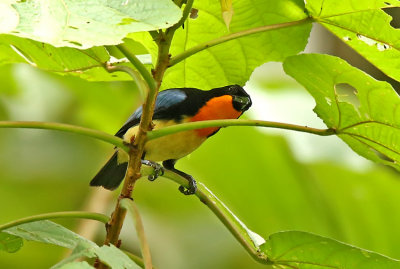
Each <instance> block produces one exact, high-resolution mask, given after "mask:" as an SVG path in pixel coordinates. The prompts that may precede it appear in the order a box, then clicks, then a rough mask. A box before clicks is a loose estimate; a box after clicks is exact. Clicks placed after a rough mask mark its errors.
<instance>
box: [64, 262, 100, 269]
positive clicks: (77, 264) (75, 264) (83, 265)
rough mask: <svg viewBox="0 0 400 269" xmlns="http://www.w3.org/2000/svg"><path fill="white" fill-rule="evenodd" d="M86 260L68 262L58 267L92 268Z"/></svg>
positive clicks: (67, 268) (71, 268) (70, 268)
mask: <svg viewBox="0 0 400 269" xmlns="http://www.w3.org/2000/svg"><path fill="white" fill-rule="evenodd" d="M93 268H94V267H92V266H90V265H89V264H88V263H87V262H70V263H67V264H65V265H63V266H61V267H60V269H93Z"/></svg>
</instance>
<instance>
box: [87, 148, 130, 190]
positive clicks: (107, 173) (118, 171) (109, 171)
mask: <svg viewBox="0 0 400 269" xmlns="http://www.w3.org/2000/svg"><path fill="white" fill-rule="evenodd" d="M127 167H128V163H127V162H123V163H118V151H116V152H115V153H114V155H113V156H112V157H111V159H110V160H108V162H107V163H106V164H105V165H104V166H103V168H101V170H100V171H99V172H98V173H97V175H96V176H95V177H94V178H93V179H92V181H90V186H103V187H104V188H106V189H107V190H114V189H116V188H117V187H118V186H119V184H121V181H122V180H123V179H124V177H125V173H126V169H127Z"/></svg>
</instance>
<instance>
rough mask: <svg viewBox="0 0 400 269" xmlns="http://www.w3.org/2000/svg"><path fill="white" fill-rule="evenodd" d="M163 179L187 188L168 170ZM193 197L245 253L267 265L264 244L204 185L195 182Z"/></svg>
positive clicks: (185, 181)
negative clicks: (217, 220)
mask: <svg viewBox="0 0 400 269" xmlns="http://www.w3.org/2000/svg"><path fill="white" fill-rule="evenodd" d="M163 177H165V178H168V179H171V180H173V181H175V182H176V183H178V184H180V185H182V186H185V187H189V186H188V181H187V180H186V179H185V178H184V177H182V176H180V175H178V174H176V173H174V172H172V171H169V170H165V172H164V175H163ZM195 195H196V196H197V197H198V198H199V199H200V201H201V202H203V203H204V204H205V205H206V206H207V207H208V208H209V209H211V211H212V212H213V213H214V214H215V215H216V216H217V217H218V218H219V220H220V221H221V222H222V223H223V224H224V225H225V227H227V228H228V230H229V231H230V232H231V233H232V235H233V236H234V237H235V238H236V240H238V241H239V242H240V244H241V245H242V246H243V247H244V248H245V249H246V251H247V252H248V253H249V254H250V255H251V257H253V258H254V259H255V260H256V261H258V262H260V263H264V264H265V263H268V262H269V260H268V257H267V256H266V255H265V254H263V253H262V252H261V251H260V249H259V246H260V245H261V244H263V243H264V242H265V239H263V238H262V237H261V236H259V235H258V234H256V233H254V232H252V231H251V230H250V229H249V228H247V227H246V225H245V224H244V223H243V222H241V221H240V220H239V218H238V217H236V216H235V215H234V214H233V213H232V211H230V210H229V208H227V207H226V206H225V205H224V203H222V202H221V201H220V200H219V199H218V198H217V197H216V196H215V195H214V194H213V193H212V192H211V191H210V190H209V189H208V188H207V187H206V186H205V185H204V184H202V183H200V182H197V191H196V193H195Z"/></svg>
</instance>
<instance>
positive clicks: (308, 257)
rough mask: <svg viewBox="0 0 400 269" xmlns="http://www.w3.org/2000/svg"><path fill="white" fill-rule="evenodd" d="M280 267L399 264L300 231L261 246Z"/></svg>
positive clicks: (366, 268) (348, 268)
mask: <svg viewBox="0 0 400 269" xmlns="http://www.w3.org/2000/svg"><path fill="white" fill-rule="evenodd" d="M261 249H262V251H263V253H265V254H266V255H267V256H268V257H269V259H270V261H271V263H272V264H275V265H280V267H279V268H298V269H311V268H315V269H316V268H338V269H339V268H340V269H355V268H360V269H361V268H362V269H386V268H387V269H394V268H399V267H400V261H398V260H393V259H390V258H388V257H385V256H382V255H380V254H377V253H374V252H371V251H367V250H363V249H360V248H356V247H353V246H350V245H347V244H344V243H341V242H339V241H336V240H333V239H329V238H326V237H322V236H318V235H314V234H310V233H306V232H297V231H288V232H280V233H276V234H273V235H271V236H270V237H269V239H268V240H267V242H266V243H265V244H264V245H262V246H261Z"/></svg>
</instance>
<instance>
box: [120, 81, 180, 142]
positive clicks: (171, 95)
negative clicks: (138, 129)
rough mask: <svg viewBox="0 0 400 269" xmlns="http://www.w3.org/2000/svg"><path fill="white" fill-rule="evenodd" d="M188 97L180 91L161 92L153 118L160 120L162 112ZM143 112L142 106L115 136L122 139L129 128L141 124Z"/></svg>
mask: <svg viewBox="0 0 400 269" xmlns="http://www.w3.org/2000/svg"><path fill="white" fill-rule="evenodd" d="M186 97H187V95H186V93H185V92H184V91H182V90H179V89H168V90H165V91H162V92H160V93H159V94H158V95H157V99H156V104H155V108H154V115H153V118H159V116H160V115H159V113H160V112H162V111H165V110H166V109H168V108H170V107H172V106H174V105H177V104H179V103H181V102H182V101H184V100H185V99H186ZM142 112H143V108H142V106H140V107H139V108H138V109H136V111H135V112H134V113H133V114H132V115H131V116H130V117H129V118H128V120H127V121H126V122H125V124H124V126H122V128H121V129H120V130H119V131H118V132H117V133H116V134H115V136H118V137H122V136H123V135H124V134H125V132H126V131H127V130H128V129H129V128H131V127H132V126H135V125H137V124H139V122H140V117H141V116H142Z"/></svg>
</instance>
